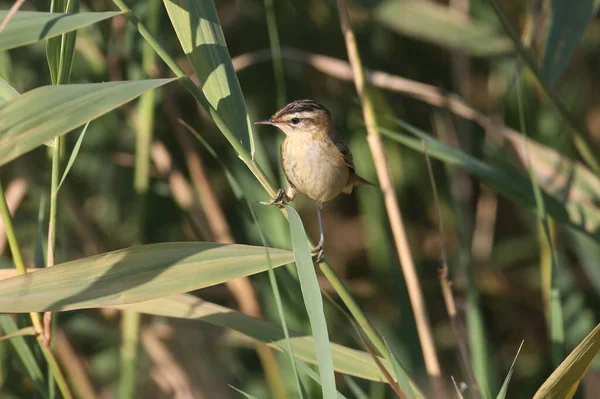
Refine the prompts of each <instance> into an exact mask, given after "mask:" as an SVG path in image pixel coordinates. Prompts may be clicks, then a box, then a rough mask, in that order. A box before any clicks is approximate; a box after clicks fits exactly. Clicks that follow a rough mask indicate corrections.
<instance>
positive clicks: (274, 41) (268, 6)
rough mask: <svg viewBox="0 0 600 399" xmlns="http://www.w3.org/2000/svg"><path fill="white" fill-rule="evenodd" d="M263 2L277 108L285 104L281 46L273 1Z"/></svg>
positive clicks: (266, 0)
mask: <svg viewBox="0 0 600 399" xmlns="http://www.w3.org/2000/svg"><path fill="white" fill-rule="evenodd" d="M264 1H265V15H266V17H267V31H268V32H269V45H270V46H271V54H273V72H274V75H275V91H276V93H277V108H281V107H283V106H284V105H285V104H286V102H287V101H286V94H285V74H284V72H283V59H282V58H281V46H280V45H279V34H278V33H277V17H276V16H275V8H274V7H273V0H264Z"/></svg>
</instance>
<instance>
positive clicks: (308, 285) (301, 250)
mask: <svg viewBox="0 0 600 399" xmlns="http://www.w3.org/2000/svg"><path fill="white" fill-rule="evenodd" d="M285 208H286V209H287V212H288V216H289V220H290V235H291V237H292V248H293V251H294V260H295V261H296V269H297V270H298V277H299V280H300V288H302V297H303V299H304V306H305V307H306V312H307V313H308V319H309V320H310V327H311V329H312V332H313V335H314V336H315V346H316V351H317V359H318V360H319V374H320V376H321V387H322V388H323V398H324V399H334V398H335V397H336V392H337V390H336V388H335V376H334V373H333V360H332V358H331V346H330V344H329V333H328V331H327V321H326V319H325V311H324V309H323V298H322V297H321V289H320V288H319V281H318V280H317V274H316V272H315V266H314V264H313V261H312V256H311V253H310V247H309V246H308V239H307V238H306V232H305V231H304V226H303V225H302V220H301V219H300V216H299V215H298V212H296V210H295V209H294V208H292V207H291V206H286V207H285Z"/></svg>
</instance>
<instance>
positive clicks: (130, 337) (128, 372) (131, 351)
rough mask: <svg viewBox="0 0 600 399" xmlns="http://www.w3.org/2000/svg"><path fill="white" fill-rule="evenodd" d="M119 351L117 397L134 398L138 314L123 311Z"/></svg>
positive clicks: (120, 398) (138, 325) (122, 398)
mask: <svg viewBox="0 0 600 399" xmlns="http://www.w3.org/2000/svg"><path fill="white" fill-rule="evenodd" d="M121 323H122V325H121V328H122V331H123V333H122V336H121V339H122V343H121V353H120V366H121V368H120V371H121V372H120V375H119V394H118V398H119V399H128V398H135V382H136V375H135V374H136V371H137V358H138V348H139V337H140V314H139V313H138V312H133V311H126V312H123V316H122V320H121Z"/></svg>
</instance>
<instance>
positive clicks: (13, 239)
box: [0, 183, 73, 399]
mask: <svg viewBox="0 0 600 399" xmlns="http://www.w3.org/2000/svg"><path fill="white" fill-rule="evenodd" d="M0 214H1V215H2V218H3V219H4V227H5V229H6V237H7V240H8V245H9V247H10V251H11V253H12V256H13V261H14V263H15V268H16V269H17V272H18V273H19V274H26V273H27V269H26V268H25V263H24V262H23V256H22V255H21V248H20V246H19V242H18V241H17V236H16V235H15V229H14V226H13V223H12V217H11V216H10V211H9V209H8V204H7V203H6V197H5V196H4V188H3V187H2V184H1V183H0ZM29 315H30V317H31V323H32V324H33V327H34V328H35V331H36V335H37V337H36V338H37V341H38V344H39V346H40V348H41V350H42V353H43V354H44V357H45V358H46V361H47V362H48V366H49V368H50V371H51V372H52V375H53V376H54V379H55V380H56V383H57V384H58V389H59V390H60V392H61V393H62V395H63V397H64V398H66V399H70V398H72V397H73V396H72V395H71V391H70V390H69V386H68V385H67V381H66V380H65V377H64V375H63V373H62V371H61V369H60V366H59V365H58V362H57V361H56V357H55V356H54V353H53V352H52V350H51V348H50V347H49V346H48V345H47V341H46V340H45V338H44V335H43V334H44V327H43V324H42V318H41V316H40V314H39V313H35V312H32V313H29Z"/></svg>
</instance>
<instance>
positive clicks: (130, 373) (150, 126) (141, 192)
mask: <svg viewBox="0 0 600 399" xmlns="http://www.w3.org/2000/svg"><path fill="white" fill-rule="evenodd" d="M148 3H149V4H148V18H147V20H148V30H149V32H151V33H156V31H157V30H158V26H159V25H158V24H159V19H160V18H159V17H160V9H161V7H160V5H161V2H160V0H151V1H149V2H148ZM155 63H156V52H155V51H154V50H153V49H152V46H150V45H149V44H148V43H144V47H143V50H142V70H143V74H144V75H145V77H153V76H155V75H156V72H155ZM155 93H156V92H155V91H154V90H150V91H148V92H146V93H144V94H142V96H141V97H140V102H139V114H138V115H139V118H138V120H137V127H138V128H137V132H136V133H137V134H136V152H135V168H134V184H133V185H134V189H135V193H136V201H137V202H138V206H137V207H136V213H137V216H138V218H139V219H138V226H139V230H138V234H139V235H138V239H139V241H140V243H143V242H144V241H145V238H144V235H145V230H146V229H145V225H146V223H145V219H146V209H147V200H148V198H147V196H148V188H149V187H150V173H149V171H150V146H151V144H152V131H153V130H154V107H155V103H156V94H155ZM140 322H141V317H140V314H139V313H137V312H135V311H132V310H124V311H123V312H122V320H121V352H120V376H119V395H118V397H119V398H120V399H133V398H135V388H136V371H137V359H138V351H139V347H140V343H139V339H140Z"/></svg>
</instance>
